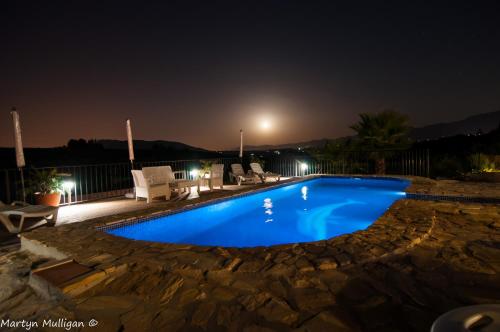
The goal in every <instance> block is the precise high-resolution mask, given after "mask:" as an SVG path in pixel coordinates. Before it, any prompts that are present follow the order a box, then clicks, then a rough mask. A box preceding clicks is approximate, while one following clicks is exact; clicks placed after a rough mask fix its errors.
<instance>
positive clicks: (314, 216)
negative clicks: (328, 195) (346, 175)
mask: <svg viewBox="0 0 500 332" xmlns="http://www.w3.org/2000/svg"><path fill="white" fill-rule="evenodd" d="M352 204H366V203H363V202H359V201H355V200H351V199H348V200H346V201H345V202H342V203H336V204H328V205H323V206H320V207H316V208H313V209H310V210H308V211H305V212H303V211H297V212H298V214H299V218H298V220H297V230H298V231H299V232H300V233H301V234H304V235H307V236H309V237H311V238H313V239H315V240H321V239H325V238H327V234H328V226H334V225H335V223H336V221H337V220H336V219H338V218H337V217H335V216H332V213H333V211H335V210H337V209H339V208H341V207H343V206H346V205H352Z"/></svg>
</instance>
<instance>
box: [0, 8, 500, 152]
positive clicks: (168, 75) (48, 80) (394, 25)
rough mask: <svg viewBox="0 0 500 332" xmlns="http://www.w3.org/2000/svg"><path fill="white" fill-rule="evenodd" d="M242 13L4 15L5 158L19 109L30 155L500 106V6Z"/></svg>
mask: <svg viewBox="0 0 500 332" xmlns="http://www.w3.org/2000/svg"><path fill="white" fill-rule="evenodd" d="M243 3H244V2H243V1H232V2H228V3H222V2H213V1H203V2H193V1H184V2H179V3H173V2H170V3H169V4H166V1H165V3H163V4H161V3H160V2H158V3H157V4H144V3H142V2H139V1H137V2H135V3H126V2H110V1H101V2H90V1H80V2H76V1H65V2H56V1H36V2H33V3H29V2H26V1H9V2H8V4H7V2H6V3H3V4H2V8H1V10H0V25H1V28H0V34H1V39H0V43H1V45H2V50H1V52H0V110H1V111H0V114H1V120H0V146H13V131H12V125H11V118H10V114H9V112H10V108H11V107H12V106H13V105H15V106H16V107H17V108H18V111H19V114H20V117H21V121H22V128H23V139H24V143H25V145H26V146H32V147H33V146H58V145H63V144H65V143H66V142H67V140H68V139H69V138H80V137H82V138H87V139H88V138H113V139H126V133H125V119H127V118H131V119H132V126H133V131H134V138H135V139H145V140H156V139H164V140H175V141H180V142H184V143H187V144H191V145H194V146H199V147H204V148H209V149H227V148H235V147H237V146H238V145H239V129H240V128H243V129H244V130H245V132H246V143H247V144H281V143H289V142H297V141H305V140H310V139H319V138H325V137H328V138H334V137H339V136H344V135H350V134H352V131H351V130H350V129H348V126H349V125H350V124H352V123H353V122H355V121H356V119H357V114H358V113H360V112H375V111H380V110H382V109H384V108H394V109H396V110H399V111H401V112H403V113H406V114H408V115H409V116H410V119H411V122H412V124H413V125H415V126H420V125H425V124H431V123H436V122H443V121H452V120H459V119H462V118H464V117H466V116H469V115H473V114H478V113H484V112H490V111H495V110H498V109H500V6H499V5H498V4H495V2H494V1H492V2H483V1H468V2H467V3H465V4H460V3H459V2H448V3H447V4H442V5H437V4H436V3H435V2H428V4H423V3H422V2H421V1H413V2H411V4H410V3H409V2H407V1H401V2H394V3H390V2H388V1H387V2H386V1H383V2H382V1H380V4H376V5H375V4H373V3H372V2H367V3H363V2H356V1H342V2H339V3H338V4H336V3H335V2H334V1H329V2H324V3H321V2H319V1H303V2H292V1H248V2H245V3H246V5H243ZM369 3H371V4H369ZM479 3H480V4H481V5H479ZM497 3H498V2H497ZM264 120H266V121H268V122H269V123H270V125H271V128H269V129H268V130H262V128H260V127H259V124H260V123H261V122H262V121H264Z"/></svg>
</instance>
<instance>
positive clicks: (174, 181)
mask: <svg viewBox="0 0 500 332" xmlns="http://www.w3.org/2000/svg"><path fill="white" fill-rule="evenodd" d="M163 167H165V171H166V172H167V178H168V183H169V186H170V189H172V190H178V191H180V190H181V189H182V190H183V191H185V190H186V189H187V191H188V192H189V193H191V187H194V186H197V187H198V192H199V191H200V186H199V181H198V180H189V179H187V178H186V171H176V172H174V171H172V167H170V166H163ZM176 174H180V178H176V177H175V175H176Z"/></svg>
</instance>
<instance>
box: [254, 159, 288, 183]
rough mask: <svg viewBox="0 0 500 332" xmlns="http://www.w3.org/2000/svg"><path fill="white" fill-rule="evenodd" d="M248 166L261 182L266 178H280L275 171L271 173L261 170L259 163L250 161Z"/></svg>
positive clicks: (277, 179)
mask: <svg viewBox="0 0 500 332" xmlns="http://www.w3.org/2000/svg"><path fill="white" fill-rule="evenodd" d="M250 168H251V169H252V171H253V172H254V173H255V174H257V175H258V176H259V178H260V179H261V180H262V182H266V180H267V179H268V178H273V179H275V180H276V181H279V180H280V178H281V174H277V173H271V172H264V171H263V170H262V166H260V164H259V163H250Z"/></svg>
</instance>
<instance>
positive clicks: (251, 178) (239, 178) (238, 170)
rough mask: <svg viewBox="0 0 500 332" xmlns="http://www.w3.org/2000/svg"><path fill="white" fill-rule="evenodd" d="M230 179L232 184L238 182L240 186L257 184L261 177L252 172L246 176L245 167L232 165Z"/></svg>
mask: <svg viewBox="0 0 500 332" xmlns="http://www.w3.org/2000/svg"><path fill="white" fill-rule="evenodd" d="M229 177H230V178H231V180H232V182H237V183H238V186H240V185H241V184H242V183H252V184H255V183H257V182H258V181H259V177H258V176H257V175H256V174H254V173H253V172H252V171H249V172H248V173H246V174H245V171H244V170H243V166H241V164H231V172H229Z"/></svg>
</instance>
